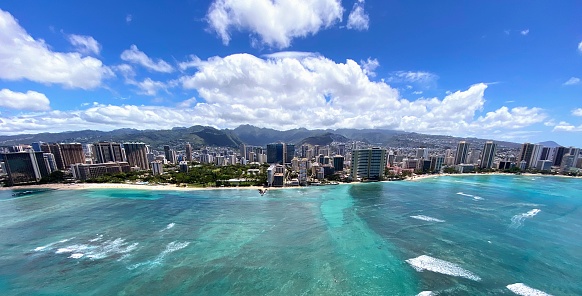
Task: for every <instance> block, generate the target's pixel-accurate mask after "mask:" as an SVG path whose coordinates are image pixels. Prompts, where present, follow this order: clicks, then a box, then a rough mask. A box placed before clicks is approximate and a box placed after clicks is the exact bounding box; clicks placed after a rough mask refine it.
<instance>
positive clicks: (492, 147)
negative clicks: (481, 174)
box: [479, 141, 497, 169]
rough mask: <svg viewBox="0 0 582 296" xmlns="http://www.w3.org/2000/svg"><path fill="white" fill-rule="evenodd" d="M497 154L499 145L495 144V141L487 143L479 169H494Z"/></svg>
mask: <svg viewBox="0 0 582 296" xmlns="http://www.w3.org/2000/svg"><path fill="white" fill-rule="evenodd" d="M496 152H497V144H495V143H493V141H487V142H486V143H485V145H484V146H483V155H482V156H481V162H480V163H479V167H480V168H482V169H490V168H492V167H493V160H494V159H495V153H496Z"/></svg>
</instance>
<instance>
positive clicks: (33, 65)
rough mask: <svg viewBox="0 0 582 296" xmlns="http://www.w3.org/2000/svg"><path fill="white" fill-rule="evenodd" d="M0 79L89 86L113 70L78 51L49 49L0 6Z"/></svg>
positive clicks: (70, 86) (110, 74) (68, 85)
mask: <svg viewBox="0 0 582 296" xmlns="http://www.w3.org/2000/svg"><path fill="white" fill-rule="evenodd" d="M0 44H2V46H0V78H1V79H6V80H21V79H28V80H31V81H35V82H40V83H45V84H53V83H56V84H61V85H63V86H64V87H67V88H82V89H92V88H96V87H98V86H100V85H101V84H102V81H103V79H105V78H107V77H109V76H112V75H113V72H112V71H111V70H110V69H109V68H108V67H106V66H104V65H103V63H102V62H101V61H100V60H98V59H96V58H94V57H83V56H81V54H80V53H77V52H70V53H62V52H53V51H52V50H51V49H50V47H49V46H48V45H47V44H46V43H45V42H44V40H41V39H34V38H33V37H32V36H30V35H29V34H28V33H27V32H26V30H24V28H22V27H21V26H20V25H19V24H18V21H17V20H16V19H15V18H14V17H13V16H12V15H11V14H10V13H8V12H6V11H3V10H1V9H0Z"/></svg>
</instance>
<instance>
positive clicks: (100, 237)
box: [89, 234, 103, 242]
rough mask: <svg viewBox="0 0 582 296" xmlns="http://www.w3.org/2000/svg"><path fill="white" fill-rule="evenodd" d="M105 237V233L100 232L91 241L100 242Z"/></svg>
mask: <svg viewBox="0 0 582 296" xmlns="http://www.w3.org/2000/svg"><path fill="white" fill-rule="evenodd" d="M102 239H103V234H98V235H97V237H95V238H93V239H90V240H89V241H90V242H98V241H100V240H102Z"/></svg>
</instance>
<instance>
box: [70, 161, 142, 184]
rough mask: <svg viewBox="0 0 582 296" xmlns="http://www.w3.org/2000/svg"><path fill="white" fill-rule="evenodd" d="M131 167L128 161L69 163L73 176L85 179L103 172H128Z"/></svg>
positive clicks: (93, 177)
mask: <svg viewBox="0 0 582 296" xmlns="http://www.w3.org/2000/svg"><path fill="white" fill-rule="evenodd" d="M130 171H131V167H130V165H129V163H128V162H108V163H96V164H84V163H77V164H73V165H71V172H72V173H73V177H74V178H75V179H77V180H81V181H85V180H90V179H95V178H98V177H101V176H103V175H105V174H119V173H128V172H130Z"/></svg>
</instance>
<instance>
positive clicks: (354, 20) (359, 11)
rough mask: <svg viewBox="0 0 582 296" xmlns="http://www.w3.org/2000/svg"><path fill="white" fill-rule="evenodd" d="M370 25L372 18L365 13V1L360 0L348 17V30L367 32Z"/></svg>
mask: <svg viewBox="0 0 582 296" xmlns="http://www.w3.org/2000/svg"><path fill="white" fill-rule="evenodd" d="M369 25H370V17H369V16H368V14H367V13H366V12H365V11H364V0H358V1H357V2H356V3H354V7H353V8H352V11H351V12H350V15H349V16H348V25H347V28H348V29H352V30H358V31H365V30H368V28H369Z"/></svg>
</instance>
